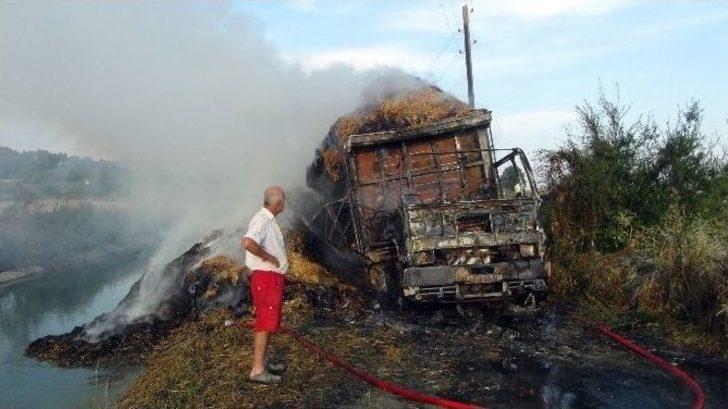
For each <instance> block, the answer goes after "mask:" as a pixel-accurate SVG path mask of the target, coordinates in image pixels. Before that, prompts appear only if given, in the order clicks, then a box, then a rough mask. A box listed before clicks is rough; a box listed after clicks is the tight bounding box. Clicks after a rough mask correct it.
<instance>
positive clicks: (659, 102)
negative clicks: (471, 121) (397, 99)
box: [234, 0, 728, 151]
mask: <svg viewBox="0 0 728 409" xmlns="http://www.w3.org/2000/svg"><path fill="white" fill-rule="evenodd" d="M462 4H463V3H462V2H460V1H456V0H436V1H356V2H342V1H317V0H302V1H293V2H280V3H277V2H262V1H261V2H247V1H238V2H236V3H234V8H235V10H237V11H239V12H241V13H252V14H253V15H255V16H256V18H257V19H258V20H259V22H260V25H261V29H262V30H263V32H264V35H265V37H266V38H267V39H268V40H269V41H271V42H272V43H273V44H274V45H275V46H276V47H277V48H278V50H279V52H280V54H281V56H282V57H283V58H284V59H286V60H288V61H291V62H292V63H296V64H301V65H303V66H304V68H306V69H307V70H310V71H314V70H317V69H322V68H326V67H329V66H331V65H333V64H337V63H341V64H349V65H353V66H354V67H356V68H358V69H361V70H364V69H367V68H373V67H378V66H395V67H401V68H402V69H404V70H407V71H409V72H412V73H414V74H415V75H418V76H420V77H422V78H424V79H427V80H430V81H433V82H435V83H437V84H438V85H440V86H441V87H442V88H444V89H445V90H447V91H449V92H451V93H453V94H455V95H457V96H459V97H461V98H463V99H465V98H466V95H467V92H466V82H465V69H464V62H463V61H464V59H463V57H462V55H461V54H459V51H460V50H461V49H462V47H463V45H462V37H461V35H460V34H459V33H458V31H457V30H458V28H459V27H460V25H461V6H462ZM469 4H470V6H471V8H472V9H473V10H474V11H473V13H472V15H471V23H472V32H473V33H472V37H473V39H474V40H477V43H476V44H475V45H474V47H473V58H474V62H473V65H474V76H475V93H476V105H478V106H480V107H487V108H488V109H491V110H493V111H494V117H495V123H494V131H495V137H496V143H497V144H498V145H501V146H503V145H521V146H524V147H525V148H527V149H528V150H531V151H532V150H535V149H538V148H548V147H553V146H554V144H555V143H556V141H557V140H558V139H559V138H560V137H562V135H563V125H564V124H565V123H568V122H569V121H572V120H573V115H574V114H573V112H574V106H575V105H576V104H579V103H581V102H582V101H583V100H584V99H593V98H594V96H595V95H596V92H597V88H598V87H599V84H602V86H603V87H604V89H605V91H606V92H607V94H608V95H610V96H612V97H616V96H617V95H619V98H620V100H621V101H623V102H625V103H627V104H629V105H631V106H632V112H633V113H634V114H638V113H651V114H652V115H654V117H655V119H656V120H657V121H658V122H664V121H667V120H668V119H670V118H672V117H674V114H675V112H676V111H677V109H678V107H680V106H684V105H685V104H687V103H688V102H689V101H690V100H691V99H692V98H695V99H697V100H699V101H700V102H701V104H702V106H703V108H704V110H705V118H706V120H705V129H706V131H707V132H708V133H710V134H712V135H715V136H717V137H718V138H719V139H720V140H721V142H722V143H723V144H725V145H728V2H727V1H698V0H695V1H668V0H663V1H624V0H551V1H543V0H542V1H539V0H515V1H485V0H470V2H469ZM617 84H618V86H617Z"/></svg>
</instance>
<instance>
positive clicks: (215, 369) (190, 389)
mask: <svg viewBox="0 0 728 409" xmlns="http://www.w3.org/2000/svg"><path fill="white" fill-rule="evenodd" d="M307 308H308V306H307V305H306V303H305V301H302V299H299V298H297V299H294V300H292V301H288V302H287V303H286V310H287V311H286V315H285V316H286V320H287V323H288V324H289V325H294V326H300V325H304V324H305V323H306V322H309V318H307V316H308V314H307V311H306V309H307ZM226 318H227V314H226V313H225V312H224V311H222V310H217V311H214V312H212V313H210V314H208V315H206V316H203V317H202V318H201V320H200V321H199V322H193V323H188V324H186V325H184V326H183V327H181V328H179V329H177V330H176V331H174V332H173V333H172V335H171V336H170V337H169V338H168V339H167V340H165V341H164V342H163V343H162V344H160V345H159V347H158V348H157V349H156V351H155V352H154V353H153V354H152V356H151V357H150V358H149V360H148V361H147V365H146V369H145V370H144V372H142V374H141V375H140V376H139V377H137V378H136V379H135V381H134V382H133V383H132V384H131V385H130V386H129V388H128V389H127V390H126V392H125V393H124V395H123V396H122V397H121V399H120V401H119V403H118V406H119V407H120V408H142V407H143V408H207V407H215V408H266V407H267V408H280V407H322V406H326V405H335V404H337V403H345V402H350V401H352V400H354V399H356V398H357V397H359V396H360V395H362V394H363V393H364V392H365V391H366V386H365V385H364V384H362V383H360V382H359V381H357V380H356V379H353V378H352V377H350V376H347V375H345V374H344V373H342V372H340V371H339V370H338V369H336V368H333V367H331V366H329V365H326V364H325V363H323V362H322V361H320V360H319V359H318V357H317V356H316V355H314V354H311V353H310V352H309V351H308V350H306V349H304V348H303V347H301V346H300V345H299V344H298V343H297V342H296V341H295V340H293V339H292V338H290V337H286V336H274V337H273V339H272V344H271V348H272V349H273V351H274V352H273V354H274V357H276V356H277V357H278V358H279V359H280V358H283V359H284V361H285V362H286V364H287V365H288V367H289V369H288V371H287V373H286V374H285V377H284V381H283V382H282V383H281V384H280V385H276V386H263V385H256V384H251V383H249V382H247V379H246V378H247V374H248V372H249V370H250V363H251V362H252V333H251V332H250V331H249V330H248V329H240V328H236V327H232V328H225V327H224V326H223V321H224V320H225V319H226ZM311 337H312V338H315V340H316V342H317V343H320V344H321V345H322V346H323V347H324V348H326V349H329V350H335V351H337V353H340V354H342V355H344V356H348V357H350V359H352V360H353V361H355V362H356V363H357V364H358V365H362V366H364V367H367V368H370V369H374V368H376V367H377V366H378V365H379V361H380V357H381V356H382V355H384V356H386V358H387V360H388V361H389V362H388V365H387V366H396V365H397V364H398V363H399V362H400V360H401V359H402V357H403V355H404V354H403V350H402V348H401V347H399V346H398V345H397V334H396V333H395V332H393V331H391V330H387V329H381V330H378V331H377V332H376V333H375V334H371V333H364V332H363V331H362V330H361V329H349V330H346V329H339V330H334V331H330V330H327V331H325V332H320V333H317V334H314V335H312V336H311Z"/></svg>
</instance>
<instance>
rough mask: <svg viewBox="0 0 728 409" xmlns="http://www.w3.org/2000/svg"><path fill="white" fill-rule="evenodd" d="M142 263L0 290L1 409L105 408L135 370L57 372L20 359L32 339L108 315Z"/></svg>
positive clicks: (52, 277) (37, 279) (53, 275)
mask: <svg viewBox="0 0 728 409" xmlns="http://www.w3.org/2000/svg"><path fill="white" fill-rule="evenodd" d="M143 266H144V263H143V261H142V260H132V261H124V262H122V263H119V262H118V261H117V262H113V263H107V264H106V265H101V266H97V267H95V268H93V269H86V270H76V271H65V272H55V273H46V274H43V275H40V276H38V277H35V278H33V279H31V280H28V281H24V282H19V283H16V284H12V285H10V286H6V287H2V288H0V408H3V409H10V408H39V409H42V408H105V407H113V403H114V398H115V397H116V396H117V395H118V393H119V391H120V390H122V389H123V388H124V386H125V385H127V384H128V382H129V381H130V380H131V379H132V378H133V376H134V375H135V369H133V368H131V369H130V368H118V369H103V368H90V369H87V368H58V367H55V366H52V365H50V364H47V363H44V362H39V361H37V360H35V359H31V358H29V357H26V356H25V355H24V350H25V347H26V346H27V345H28V344H29V343H30V342H32V341H33V340H35V339H37V338H39V337H43V336H46V335H50V334H61V333H65V332H68V331H70V330H71V329H73V327H75V326H77V325H82V324H84V323H86V322H88V321H89V320H91V319H93V318H94V317H96V316H97V315H99V314H101V313H103V312H106V311H109V310H110V309H112V308H113V307H114V306H116V304H117V303H118V302H119V300H121V299H122V298H123V297H124V295H126V293H127V292H128V291H129V288H130V287H131V285H132V284H133V283H134V281H136V280H137V279H138V278H139V277H140V276H141V274H142V273H143Z"/></svg>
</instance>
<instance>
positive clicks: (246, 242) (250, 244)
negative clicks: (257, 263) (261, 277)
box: [243, 237, 280, 268]
mask: <svg viewBox="0 0 728 409" xmlns="http://www.w3.org/2000/svg"><path fill="white" fill-rule="evenodd" d="M243 247H245V250H248V251H249V252H251V253H253V254H255V255H256V256H258V257H260V258H261V259H263V261H267V262H269V263H273V265H275V266H276V268H278V267H280V263H279V262H278V259H277V258H275V257H273V256H271V255H270V254H268V252H267V251H265V249H263V247H260V245H259V244H258V243H256V242H255V240H253V239H251V238H250V237H243Z"/></svg>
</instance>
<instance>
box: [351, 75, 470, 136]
mask: <svg viewBox="0 0 728 409" xmlns="http://www.w3.org/2000/svg"><path fill="white" fill-rule="evenodd" d="M467 114H468V106H467V104H465V103H464V102H462V101H460V100H459V99H457V98H455V97H453V96H450V95H448V94H445V93H444V92H442V91H441V90H440V89H438V88H437V87H432V86H429V87H423V88H418V89H416V90H412V91H410V92H407V93H405V94H401V95H395V96H391V97H389V98H386V99H384V100H383V101H381V102H380V103H378V104H375V105H370V106H367V107H365V108H363V109H360V110H358V111H356V112H353V113H351V114H348V115H345V116H343V117H341V118H340V119H339V120H338V121H337V123H336V136H337V138H338V139H339V141H340V142H344V141H345V140H346V138H348V137H349V136H351V135H354V134H358V133H370V132H380V131H390V130H394V129H405V128H409V127H415V126H426V125H432V124H434V123H436V122H439V121H442V120H444V119H447V118H458V117H462V116H465V115H467Z"/></svg>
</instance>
